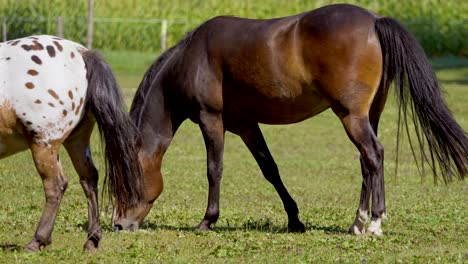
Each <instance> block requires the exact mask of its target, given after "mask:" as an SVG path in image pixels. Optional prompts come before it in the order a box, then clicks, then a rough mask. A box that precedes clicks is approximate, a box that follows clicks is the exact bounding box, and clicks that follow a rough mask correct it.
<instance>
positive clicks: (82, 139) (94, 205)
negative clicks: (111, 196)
mask: <svg viewBox="0 0 468 264" xmlns="http://www.w3.org/2000/svg"><path fill="white" fill-rule="evenodd" d="M93 126H94V122H93V121H92V120H91V119H90V118H85V119H83V120H82V121H81V123H80V125H79V126H78V127H77V128H76V129H75V130H74V131H73V132H72V134H71V135H70V136H69V137H68V138H67V140H66V141H65V143H64V146H65V148H66V150H67V152H68V155H69V156H70V159H71V161H72V163H73V166H74V167H75V170H76V171H77V173H78V175H79V176H80V183H81V186H82V187H83V190H84V193H85V195H86V198H87V199H88V239H87V240H86V243H85V244H84V249H85V250H94V249H97V248H98V247H99V241H100V240H101V237H102V228H101V225H100V223H99V207H98V178H99V177H98V172H97V170H96V167H95V166H94V163H93V160H92V158H91V151H90V148H89V140H90V137H91V133H92V131H93Z"/></svg>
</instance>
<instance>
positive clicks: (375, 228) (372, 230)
mask: <svg viewBox="0 0 468 264" xmlns="http://www.w3.org/2000/svg"><path fill="white" fill-rule="evenodd" d="M381 225H382V219H381V218H377V219H372V221H371V223H370V225H369V228H368V229H367V234H369V235H372V236H383V232H382V227H381Z"/></svg>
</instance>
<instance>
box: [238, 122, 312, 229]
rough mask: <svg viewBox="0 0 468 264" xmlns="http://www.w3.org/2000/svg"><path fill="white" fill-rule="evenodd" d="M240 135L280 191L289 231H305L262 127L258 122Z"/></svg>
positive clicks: (268, 178) (265, 174)
mask: <svg viewBox="0 0 468 264" xmlns="http://www.w3.org/2000/svg"><path fill="white" fill-rule="evenodd" d="M240 136H241V138H242V140H243V141H244V143H245V144H246V145H247V147H248V148H249V150H250V152H251V153H252V155H253V156H254V158H255V160H256V161H257V163H258V166H259V167H260V169H261V170H262V173H263V176H264V177H265V179H267V180H268V181H269V182H270V183H271V184H272V185H273V186H274V187H275V189H276V191H277V192H278V195H279V196H280V198H281V201H282V202H283V206H284V209H285V210H286V213H287V214H288V231H289V232H304V231H305V227H304V224H302V222H301V221H300V220H299V217H298V214H299V209H298V208H297V204H296V202H295V201H294V199H293V198H292V197H291V195H290V194H289V192H288V190H287V189H286V187H285V186H284V184H283V181H281V177H280V174H279V171H278V167H277V166H276V163H275V161H274V159H273V157H272V156H271V153H270V151H269V149H268V146H267V145H266V142H265V139H264V138H263V135H262V131H261V130H260V127H259V126H258V124H255V125H253V126H252V127H251V128H250V129H249V130H245V131H244V132H243V133H241V134H240Z"/></svg>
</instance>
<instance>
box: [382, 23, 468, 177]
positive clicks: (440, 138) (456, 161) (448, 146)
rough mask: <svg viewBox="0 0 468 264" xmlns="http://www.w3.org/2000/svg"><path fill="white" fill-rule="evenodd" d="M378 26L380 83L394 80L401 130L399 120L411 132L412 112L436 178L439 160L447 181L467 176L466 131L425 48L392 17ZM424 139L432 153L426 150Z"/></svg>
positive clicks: (423, 152) (418, 135)
mask: <svg viewBox="0 0 468 264" xmlns="http://www.w3.org/2000/svg"><path fill="white" fill-rule="evenodd" d="M375 30H376V32H377V35H378V37H379V40H380V45H381V48H382V55H383V75H382V85H381V86H383V87H384V88H387V89H388V87H389V86H390V84H391V83H392V82H395V86H396V92H397V96H398V99H399V113H400V114H402V116H403V120H401V122H399V124H398V131H400V127H401V126H400V124H404V125H405V126H406V130H407V132H408V119H407V117H406V115H407V114H409V115H410V117H411V119H412V121H413V123H414V126H415V128H416V135H417V139H418V142H419V146H420V151H421V157H422V158H423V160H426V161H428V162H429V164H430V166H431V168H432V171H433V173H434V176H435V178H436V179H437V178H438V174H437V172H438V169H437V165H436V161H437V163H438V167H439V169H440V172H441V175H442V179H443V181H444V182H448V181H450V180H452V178H453V176H455V175H456V176H457V177H458V178H460V179H464V178H465V175H466V173H467V164H468V160H467V157H468V156H467V154H468V153H467V137H466V133H465V132H464V131H463V129H462V128H461V127H460V125H458V124H457V122H456V121H455V119H454V118H453V116H452V114H451V113H450V111H449V109H448V108H447V105H446V103H445V101H444V99H443V97H442V91H441V88H440V86H439V83H438V81H437V79H436V76H435V73H434V71H433V70H432V67H431V65H430V63H429V61H428V59H427V58H426V55H425V53H424V50H423V49H422V47H421V46H420V45H419V43H418V42H417V41H416V39H415V38H414V37H413V36H412V34H411V33H409V32H408V31H407V30H406V29H405V28H404V27H403V26H402V25H401V24H400V23H398V22H397V21H396V20H394V19H392V18H387V17H385V18H379V19H377V21H376V23H375ZM416 120H418V121H416ZM398 134H399V135H400V133H398ZM408 136H409V134H408ZM424 138H425V139H426V140H424ZM425 141H427V146H428V149H429V153H427V152H426V150H425V147H424V145H425ZM410 142H411V140H410ZM413 154H414V153H413ZM415 158H416V157H415Z"/></svg>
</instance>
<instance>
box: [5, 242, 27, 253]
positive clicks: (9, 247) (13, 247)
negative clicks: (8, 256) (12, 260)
mask: <svg viewBox="0 0 468 264" xmlns="http://www.w3.org/2000/svg"><path fill="white" fill-rule="evenodd" d="M22 250H23V247H22V246H20V245H18V244H0V251H6V252H16V251H22Z"/></svg>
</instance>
